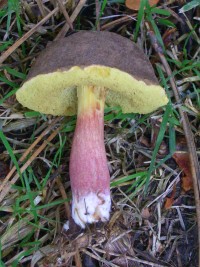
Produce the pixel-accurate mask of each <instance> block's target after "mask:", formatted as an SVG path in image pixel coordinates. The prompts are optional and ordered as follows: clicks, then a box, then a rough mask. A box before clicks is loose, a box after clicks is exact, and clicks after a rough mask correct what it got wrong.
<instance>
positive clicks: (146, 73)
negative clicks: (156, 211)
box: [17, 31, 168, 228]
mask: <svg viewBox="0 0 200 267" xmlns="http://www.w3.org/2000/svg"><path fill="white" fill-rule="evenodd" d="M17 99H18V101H19V102H20V103H21V104H22V105H23V106H25V107H28V108H29V109H33V110H36V111H39V112H42V113H46V114H52V115H65V116H70V115H74V114H76V113H77V124H76V130H75V133H74V138H73V143H72V149H71V156H70V167H69V172H70V180H71V188H72V217H73V219H74V221H75V222H76V223H77V224H78V225H80V226H81V227H82V228H84V227H85V224H86V223H93V222H97V221H106V220H108V219H109V213H110V208H111V198H110V186H109V184H110V175H109V170H108V165H107V159H106V151H105V146H104V103H105V102H106V104H107V105H109V106H111V105H112V106H113V105H114V106H121V109H122V112H124V113H130V112H134V113H141V114H145V113H149V112H152V111H154V110H155V109H157V108H158V107H160V106H163V105H165V104H166V103H167V102H168V99H167V97H166V94H165V91H164V90H163V88H161V87H160V86H159V84H158V81H157V79H156V76H155V74H154V71H153V68H152V66H151V64H150V63H149V61H148V59H147V58H146V56H145V55H144V53H143V52H142V51H141V50H140V49H139V48H138V47H137V45H135V44H134V43H133V42H132V41H130V40H129V39H127V38H124V37H121V36H119V35H117V34H115V33H111V32H89V31H82V32H78V33H75V34H73V35H70V36H69V37H67V38H63V39H60V40H58V41H55V42H53V43H52V44H50V45H49V46H48V47H47V48H46V49H45V50H44V51H43V52H42V53H41V54H40V56H39V57H38V59H37V60H36V62H35V64H34V66H33V67H32V68H31V70H30V72H29V75H28V78H27V80H26V81H25V83H24V84H23V85H22V87H21V88H20V89H19V90H18V91H17Z"/></svg>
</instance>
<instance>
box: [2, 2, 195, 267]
mask: <svg viewBox="0 0 200 267" xmlns="http://www.w3.org/2000/svg"><path fill="white" fill-rule="evenodd" d="M135 2H137V1H135ZM156 2H158V1H155V2H154V3H155V4H156ZM128 6H129V8H128V7H127V6H126V4H125V2H124V0H102V1H99V2H98V1H91V0H90V1H86V0H80V1H77V0H70V1H61V0H59V1H58V0H57V1H56V0H55V1H54V0H52V1H49V0H46V1H42V0H37V1H34V0H33V1H31V0H30V1H18V0H9V1H5V0H4V1H1V2H0V40H1V41H0V52H1V56H0V64H1V69H0V85H1V87H0V127H1V128H0V203H1V204H0V216H1V217H0V236H1V238H0V241H1V242H0V245H1V253H0V266H77V267H81V266H82V267H84V266H85V267H97V266H104V267H107V266H122V267H124V266H138V267H144V266H147V267H148V266H154V267H156V266H159V267H162V266H177V267H187V266H188V267H196V266H200V265H199V263H198V257H199V236H198V233H199V232H200V209H199V207H200V200H199V177H200V176H199V166H198V156H199V149H200V141H199V140H200V138H199V135H200V126H199V118H200V117H199V115H200V113H199V112H200V89H199V85H200V83H199V80H200V78H199V67H200V64H199V51H200V49H199V43H200V39H199V37H198V35H199V25H198V22H199V14H200V11H199V9H198V7H199V3H198V1H195V0H193V1H188V3H187V1H176V0H173V1H159V2H158V3H157V4H156V5H154V6H152V7H150V6H149V5H148V3H146V1H141V5H140V6H138V8H137V9H138V10H132V9H130V5H128ZM80 30H88V31H91V30H101V31H111V32H115V33H117V34H119V35H121V36H123V37H124V38H128V39H130V40H131V41H133V42H136V43H137V45H138V46H139V47H140V48H141V49H142V50H143V51H144V53H145V54H146V55H147V57H148V58H149V60H150V62H151V64H152V66H153V68H154V71H155V74H156V76H157V78H158V81H159V83H160V85H161V86H162V87H163V88H164V89H165V90H166V93H167V95H168V97H169V103H168V105H166V106H164V107H161V108H160V109H158V110H156V111H155V112H153V113H151V114H146V115H139V114H123V113H122V112H121V110H120V108H119V107H114V108H110V107H109V106H106V109H105V115H104V123H105V127H104V136H105V145H106V152H107V160H108V167H109V171H110V175H111V192H112V212H111V218H110V220H109V221H108V222H106V223H101V222H100V223H97V224H93V225H87V227H86V229H85V230H82V229H81V228H79V227H78V226H77V225H76V224H75V223H74V222H73V219H72V218H71V215H70V209H71V206H70V205H71V189H70V179H69V155H70V150H71V146H72V138H73V133H74V129H75V125H76V116H72V117H54V116H51V115H44V114H41V113H39V112H35V111H32V110H29V109H27V108H24V107H22V106H21V105H20V104H19V103H18V101H17V100H16V97H15V93H16V91H17V90H18V88H19V87H20V86H21V85H22V83H23V82H24V81H25V79H26V76H27V74H28V72H29V70H30V68H31V66H32V65H33V64H34V61H35V59H36V58H37V57H38V56H39V54H40V52H41V51H42V50H43V49H44V48H45V47H46V46H47V45H49V43H50V42H52V41H53V40H56V39H59V38H62V37H64V36H68V35H71V34H73V33H74V32H78V31H80Z"/></svg>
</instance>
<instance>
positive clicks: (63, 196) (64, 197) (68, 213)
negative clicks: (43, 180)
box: [56, 175, 70, 220]
mask: <svg viewBox="0 0 200 267" xmlns="http://www.w3.org/2000/svg"><path fill="white" fill-rule="evenodd" d="M56 183H57V185H58V188H59V190H60V193H61V195H62V198H63V199H67V198H68V197H67V194H66V191H65V188H64V186H63V184H62V182H61V180H60V175H58V176H57V177H56ZM64 205H65V211H66V214H67V219H68V220H69V219H70V207H69V203H68V202H64Z"/></svg>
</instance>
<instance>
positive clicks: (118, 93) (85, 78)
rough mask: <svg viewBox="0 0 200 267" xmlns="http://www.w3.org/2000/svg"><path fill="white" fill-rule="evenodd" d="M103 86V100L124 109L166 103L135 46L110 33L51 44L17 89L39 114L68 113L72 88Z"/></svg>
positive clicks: (71, 109)
mask: <svg viewBox="0 0 200 267" xmlns="http://www.w3.org/2000/svg"><path fill="white" fill-rule="evenodd" d="M87 85H93V86H100V87H104V88H105V89H106V104H108V105H109V106H121V108H122V112H124V113H131V112H134V113H142V114H145V113H149V112H152V111H153V110H155V109H157V108H158V107H160V106H163V105H165V104H167V102H168V99H167V96H166V94H165V91H164V90H163V88H162V87H160V86H159V84H158V81H157V78H156V76H155V74H154V71H153V68H152V66H151V64H150V62H149V60H148V59H147V57H146V56H145V54H144V53H143V51H142V50H140V49H139V48H138V46H137V45H136V44H134V43H133V42H132V41H130V40H129V39H127V38H124V37H122V36H120V35H117V34H115V33H111V32H92V31H81V32H78V33H75V34H72V35H70V36H69V37H66V38H62V39H60V40H58V41H54V42H52V43H51V44H50V45H49V46H47V48H46V49H45V50H44V51H43V52H42V53H41V54H40V56H39V57H38V58H37V59H36V61H35V63H34V64H33V67H32V68H31V70H30V72H29V75H28V77H27V80H26V81H25V82H24V84H23V85H22V87H21V88H20V89H19V90H18V91H17V93H16V95H17V100H18V101H19V102H20V103H21V104H22V105H23V106H25V107H28V108H29V109H32V110H36V111H39V112H42V113H45V114H52V115H74V114H76V112H77V94H76V89H77V87H80V86H87Z"/></svg>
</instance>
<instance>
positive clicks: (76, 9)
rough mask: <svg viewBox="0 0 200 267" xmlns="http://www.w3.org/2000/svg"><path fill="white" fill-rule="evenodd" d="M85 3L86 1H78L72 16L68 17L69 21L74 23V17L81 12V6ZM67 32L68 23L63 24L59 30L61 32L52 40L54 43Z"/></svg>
mask: <svg viewBox="0 0 200 267" xmlns="http://www.w3.org/2000/svg"><path fill="white" fill-rule="evenodd" d="M86 2H87V0H80V1H79V3H78V5H77V6H76V8H75V10H74V12H73V13H72V15H71V16H70V21H71V22H74V21H75V19H76V17H77V16H78V14H79V12H80V11H81V9H82V8H83V6H84V5H85V3H86ZM68 30H69V25H68V23H65V25H64V26H63V28H62V29H61V31H60V32H59V33H58V35H57V36H56V38H55V39H54V40H55V41H56V40H58V39H60V38H63V37H65V34H66V33H67V32H68Z"/></svg>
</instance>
